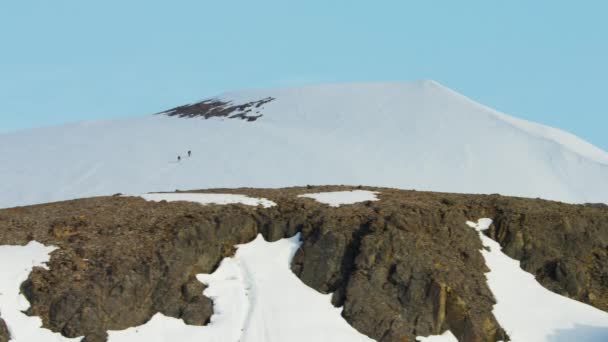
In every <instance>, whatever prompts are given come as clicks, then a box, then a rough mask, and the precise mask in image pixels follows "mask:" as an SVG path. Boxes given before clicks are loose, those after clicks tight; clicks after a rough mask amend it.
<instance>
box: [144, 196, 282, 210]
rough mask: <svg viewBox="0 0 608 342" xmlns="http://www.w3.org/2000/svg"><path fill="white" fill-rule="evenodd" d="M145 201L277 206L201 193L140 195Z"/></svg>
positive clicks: (258, 200)
mask: <svg viewBox="0 0 608 342" xmlns="http://www.w3.org/2000/svg"><path fill="white" fill-rule="evenodd" d="M140 197H142V198H143V199H145V200H146V201H154V202H160V201H167V202H179V201H184V202H195V203H200V204H203V205H205V204H239V203H240V204H245V205H251V206H254V207H257V206H259V205H261V206H263V207H264V208H270V207H274V206H275V205H277V204H276V203H274V202H273V201H270V200H267V199H265V198H254V197H249V196H245V195H235V194H201V193H150V194H145V195H141V196H140Z"/></svg>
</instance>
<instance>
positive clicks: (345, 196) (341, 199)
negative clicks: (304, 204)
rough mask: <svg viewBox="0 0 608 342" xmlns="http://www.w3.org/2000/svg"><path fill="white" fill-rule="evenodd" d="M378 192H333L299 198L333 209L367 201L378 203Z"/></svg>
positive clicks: (305, 195)
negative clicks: (312, 200) (314, 201)
mask: <svg viewBox="0 0 608 342" xmlns="http://www.w3.org/2000/svg"><path fill="white" fill-rule="evenodd" d="M377 195H378V192H377V191H367V190H353V191H331V192H318V193H314V194H304V195H299V196H298V197H306V198H312V199H314V200H316V201H317V202H321V203H323V204H328V205H329V206H331V207H339V206H341V205H345V204H355V203H359V202H365V201H378V200H379V199H378V197H377Z"/></svg>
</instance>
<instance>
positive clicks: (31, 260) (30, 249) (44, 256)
mask: <svg viewBox="0 0 608 342" xmlns="http://www.w3.org/2000/svg"><path fill="white" fill-rule="evenodd" d="M54 249H55V248H54V247H45V246H44V245H42V244H40V243H38V242H35V241H32V242H30V243H29V244H27V245H26V246H0V316H1V317H2V318H3V319H4V321H5V322H6V325H7V326H8V329H9V331H10V333H11V337H12V339H11V341H12V342H30V341H77V340H80V339H79V338H75V339H68V338H65V337H63V336H61V335H60V334H58V333H54V332H52V331H50V330H47V329H44V328H42V320H41V319H40V318H39V317H29V316H27V315H25V314H24V313H23V312H22V311H24V310H27V309H28V308H29V306H30V304H29V302H28V301H27V299H26V298H25V297H24V296H23V295H21V294H20V286H21V283H23V282H24V281H25V280H26V279H27V278H28V276H29V274H30V272H31V271H32V268H33V267H35V266H40V267H44V263H45V262H47V261H48V260H49V253H51V252H52V251H53V250H54Z"/></svg>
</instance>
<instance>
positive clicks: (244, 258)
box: [109, 234, 372, 342]
mask: <svg viewBox="0 0 608 342" xmlns="http://www.w3.org/2000/svg"><path fill="white" fill-rule="evenodd" d="M300 245H301V241H300V236H299V234H298V235H296V236H294V237H292V238H290V239H282V240H279V241H276V242H267V241H265V240H264V238H263V237H262V235H258V236H257V238H256V239H255V240H253V241H252V242H249V243H247V244H244V245H238V246H237V248H238V249H237V252H236V254H235V256H234V257H232V258H225V259H224V260H223V261H222V262H221V264H220V266H219V267H218V269H217V270H216V271H215V272H214V273H213V274H199V275H198V276H197V279H198V280H200V281H201V282H202V283H204V284H206V285H207V289H205V291H204V294H205V295H206V296H208V297H209V298H211V299H212V300H213V310H214V314H213V316H212V317H211V322H210V324H208V325H207V326H205V327H194V326H187V325H185V324H184V323H183V322H181V321H180V320H176V319H173V318H169V317H164V316H162V315H160V314H157V315H156V316H154V318H153V319H152V320H150V321H149V322H148V323H146V324H145V325H143V326H140V327H137V328H131V329H127V330H125V331H118V332H110V339H109V341H110V342H115V341H125V342H126V341H134V340H141V341H153V342H156V341H158V342H161V341H169V340H179V341H186V342H190V341H192V342H194V341H212V342H237V341H240V342H282V341H290V342H309V341H327V342H330V341H331V342H333V341H372V340H371V339H370V338H368V337H366V336H364V335H362V334H360V333H359V332H357V331H356V330H355V329H354V328H353V327H351V326H350V325H348V323H347V322H346V321H345V320H344V318H342V316H341V315H340V313H341V311H342V309H340V308H335V307H334V306H333V305H332V304H331V294H321V293H318V292H316V291H315V290H313V289H312V288H310V287H308V286H306V285H305V284H304V283H302V281H301V280H300V279H299V278H298V277H296V275H295V274H293V273H292V272H291V269H290V265H291V259H292V258H293V256H294V255H295V253H296V251H297V250H298V248H300Z"/></svg>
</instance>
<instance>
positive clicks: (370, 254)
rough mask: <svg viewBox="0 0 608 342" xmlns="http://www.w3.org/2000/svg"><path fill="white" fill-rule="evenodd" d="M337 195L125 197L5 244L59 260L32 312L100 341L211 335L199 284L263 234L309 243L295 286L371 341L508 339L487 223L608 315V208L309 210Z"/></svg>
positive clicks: (478, 200) (390, 201) (446, 201)
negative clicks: (235, 200)
mask: <svg viewBox="0 0 608 342" xmlns="http://www.w3.org/2000/svg"><path fill="white" fill-rule="evenodd" d="M337 189H340V190H343V188H338V187H316V188H313V189H306V188H293V189H283V190H252V189H236V190H215V192H224V193H226V192H233V193H241V194H248V195H251V196H257V197H265V198H268V199H271V200H273V201H274V202H276V203H277V204H278V205H277V206H276V207H272V208H268V209H262V208H252V207H247V206H241V205H229V206H213V205H209V206H201V205H198V204H194V203H186V202H181V203H179V202H173V203H166V202H160V203H154V202H146V201H144V200H143V199H140V198H124V197H100V198H91V199H83V200H76V201H68V202H61V203H52V204H46V205H39V206H31V207H22V208H14V209H6V210H0V244H25V243H27V242H28V241H30V240H32V239H35V240H37V241H39V242H42V243H45V244H49V245H55V246H58V247H59V249H58V250H57V251H55V252H53V253H52V255H51V260H50V262H49V270H45V269H42V268H36V269H34V271H33V272H32V274H31V275H30V278H29V279H28V281H26V282H25V283H23V285H22V291H23V292H24V294H25V295H26V297H27V298H28V299H29V300H30V303H31V305H32V306H31V308H30V310H29V312H28V313H29V314H32V315H38V316H40V317H42V320H43V323H44V325H45V327H48V328H50V329H52V330H54V331H60V332H61V333H63V334H64V335H66V336H70V337H73V336H81V335H85V336H86V337H87V341H103V340H104V339H105V336H106V335H105V332H106V331H107V330H108V329H112V330H117V329H124V328H127V327H131V326H136V325H140V324H143V323H145V322H146V321H147V320H148V319H149V318H151V317H152V316H153V315H154V314H155V313H157V312H161V313H163V314H165V315H168V316H172V317H177V318H182V319H183V320H184V321H185V322H187V323H189V324H197V325H202V324H205V323H206V322H208V320H209V317H210V316H211V314H212V303H211V301H210V300H209V299H208V298H206V297H205V296H203V295H202V291H203V289H204V287H203V285H202V284H200V283H198V282H197V281H196V279H195V277H194V276H195V275H196V274H198V273H210V272H213V270H214V269H215V268H216V267H217V265H218V264H219V262H220V261H221V259H222V258H223V257H226V256H231V255H232V254H233V253H234V250H235V249H234V245H235V244H240V243H246V242H248V241H251V240H253V239H254V238H255V236H256V235H257V234H258V233H261V234H263V235H264V237H265V238H266V239H267V240H270V241H274V240H277V239H281V238H284V237H290V236H293V235H294V234H295V233H296V232H301V234H302V239H303V241H304V243H303V245H302V248H301V249H300V250H299V251H298V253H297V254H296V256H295V257H294V260H293V264H292V269H293V271H294V273H295V274H296V275H298V276H299V277H300V278H301V279H302V281H303V282H304V283H306V284H308V285H309V286H311V287H313V288H315V289H316V290H318V291H320V292H323V293H331V292H333V293H334V295H333V302H334V304H336V305H343V306H344V311H343V316H344V317H345V318H346V320H347V321H348V322H349V323H350V324H351V325H353V326H354V327H355V328H356V329H358V330H359V331H361V332H362V333H364V334H366V335H368V336H370V337H372V338H374V339H376V340H379V341H402V340H409V341H414V340H415V336H417V335H425V336H426V335H431V334H438V333H441V332H443V331H445V330H447V329H449V330H451V331H452V332H453V333H454V335H455V336H457V338H458V339H459V340H460V341H492V342H493V341H498V340H506V339H508V337H507V336H506V335H505V333H504V331H503V330H502V329H501V327H500V325H499V323H498V322H497V321H496V318H495V317H494V316H493V314H492V305H493V304H494V298H493V296H492V293H491V292H490V290H489V288H488V286H487V284H486V279H485V275H484V272H485V271H487V269H486V267H485V263H484V259H483V257H482V255H481V253H480V252H479V250H480V249H481V248H482V245H481V242H480V241H479V238H478V237H477V233H476V232H475V231H474V230H473V229H471V228H469V227H467V226H466V225H465V222H466V221H467V220H477V219H479V218H481V217H489V218H493V219H494V220H495V226H493V227H492V228H491V229H490V230H489V232H488V234H489V235H490V236H491V237H494V238H496V239H497V240H498V241H499V242H500V243H501V244H502V245H503V246H504V247H505V250H506V252H507V253H509V255H511V256H513V257H516V258H519V259H521V260H522V266H523V267H524V268H525V269H526V270H528V271H530V272H532V273H535V274H536V275H537V277H538V279H539V281H541V283H543V285H545V286H546V287H548V288H549V289H553V290H556V291H557V292H560V293H564V294H566V295H571V296H573V297H574V298H577V299H579V300H581V301H583V302H586V303H589V304H591V305H594V306H596V307H598V308H600V309H602V310H605V311H608V307H607V306H606V303H605V301H606V299H607V298H608V282H607V279H608V271H607V270H606V266H605V265H607V263H606V251H607V247H608V241H607V234H608V226H607V224H608V208H604V207H601V206H576V205H567V204H561V203H556V202H548V201H541V200H531V199H518V198H507V197H501V196H497V195H493V196H483V195H455V194H440V193H423V192H415V191H398V190H391V189H374V190H378V191H380V199H381V200H380V201H377V202H365V203H359V204H355V205H348V206H343V207H339V208H331V207H328V206H325V205H323V204H320V203H317V202H315V201H314V200H311V199H304V198H297V195H298V194H302V193H306V192H317V191H329V190H337ZM565 222H567V223H568V224H566V223H565ZM560 225H562V226H563V227H561V226H560ZM573 267H574V268H573ZM573 269H576V270H578V271H579V275H573V274H575V272H573V271H572V270H573Z"/></svg>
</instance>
